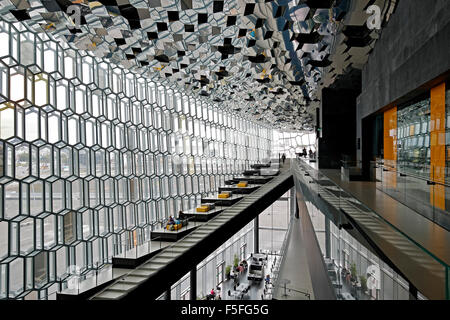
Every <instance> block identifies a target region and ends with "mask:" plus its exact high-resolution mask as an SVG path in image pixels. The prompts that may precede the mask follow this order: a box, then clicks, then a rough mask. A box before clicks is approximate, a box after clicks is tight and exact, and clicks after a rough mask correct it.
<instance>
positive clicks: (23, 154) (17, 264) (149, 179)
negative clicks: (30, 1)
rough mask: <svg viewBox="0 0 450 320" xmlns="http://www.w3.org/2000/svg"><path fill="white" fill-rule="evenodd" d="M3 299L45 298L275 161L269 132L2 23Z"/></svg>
mask: <svg viewBox="0 0 450 320" xmlns="http://www.w3.org/2000/svg"><path fill="white" fill-rule="evenodd" d="M0 42H1V46H0V154H1V155H2V156H0V195H1V197H0V208H1V211H0V299H5V298H14V299H17V298H19V299H20V298H30V297H34V298H37V299H45V298H46V297H47V296H48V294H49V292H55V291H57V290H59V289H58V288H59V286H60V284H61V282H62V281H64V279H65V277H66V276H67V272H68V270H69V269H70V268H71V267H72V266H77V267H78V268H80V269H81V271H82V272H87V271H89V270H92V269H96V268H101V267H102V266H103V265H105V264H108V263H110V262H111V259H112V256H114V255H116V254H119V253H120V252H119V251H120V250H121V249H120V248H121V246H118V245H117V244H118V243H123V242H124V241H126V240H127V239H133V241H131V243H134V245H139V244H140V243H143V242H144V241H148V240H149V238H150V231H151V230H152V228H153V227H154V226H155V225H156V223H158V221H161V220H164V219H165V218H167V217H168V216H169V215H173V214H174V213H176V212H178V211H179V210H181V209H187V208H189V207H192V206H194V205H195V203H196V202H197V201H199V199H200V198H201V195H202V194H204V193H207V192H210V191H214V190H216V189H217V188H218V186H219V185H220V184H222V183H224V181H225V180H226V179H228V178H230V177H231V176H232V175H233V174H236V173H240V172H241V171H242V170H243V169H246V168H248V167H249V165H250V164H253V163H257V162H260V161H262V160H263V159H265V158H267V157H268V156H269V155H270V150H271V139H272V131H271V130H270V129H269V128H268V127H266V126H263V125H261V124H257V123H255V122H252V121H250V120H246V119H244V118H242V117H240V116H237V115H233V114H232V113H231V112H229V111H227V110H225V109H222V108H221V107H220V106H218V105H215V104H211V102H210V101H208V100H206V98H204V97H202V98H194V97H192V96H188V95H186V94H184V93H183V92H180V91H178V90H177V89H176V88H172V87H170V86H168V85H167V86H165V85H162V84H160V83H157V82H153V81H151V80H149V79H148V78H146V77H145V76H144V75H140V74H136V73H133V72H132V71H129V70H126V69H124V68H121V67H118V66H116V65H113V64H110V63H109V62H108V61H107V60H103V59H99V58H97V57H95V56H93V55H90V54H89V53H87V52H85V51H78V50H74V49H72V48H71V47H69V46H68V45H67V44H66V43H65V42H62V41H61V42H60V41H55V40H54V39H53V38H50V37H49V36H48V35H46V34H45V33H40V34H36V33H33V32H30V31H29V30H28V29H27V28H26V27H25V26H24V25H23V24H21V23H14V24H10V23H7V22H4V21H0Z"/></svg>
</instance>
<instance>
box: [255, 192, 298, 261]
mask: <svg viewBox="0 0 450 320" xmlns="http://www.w3.org/2000/svg"><path fill="white" fill-rule="evenodd" d="M291 192H292V191H288V192H286V193H285V194H284V195H283V196H281V197H280V198H279V199H278V200H277V201H275V202H274V203H273V204H272V205H270V206H269V207H268V208H267V209H266V210H264V211H263V212H261V214H260V215H259V217H258V219H259V222H258V223H259V248H260V250H261V251H262V252H267V253H270V254H279V253H280V251H281V246H282V244H283V240H284V238H285V236H286V232H287V230H288V227H289V222H290V217H291V212H292V210H293V203H292V197H291Z"/></svg>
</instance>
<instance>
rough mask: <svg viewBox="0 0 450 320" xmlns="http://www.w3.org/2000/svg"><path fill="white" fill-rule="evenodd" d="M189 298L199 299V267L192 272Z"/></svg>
mask: <svg viewBox="0 0 450 320" xmlns="http://www.w3.org/2000/svg"><path fill="white" fill-rule="evenodd" d="M189 282H190V289H189V300H197V267H194V269H192V270H191V272H190V279H189Z"/></svg>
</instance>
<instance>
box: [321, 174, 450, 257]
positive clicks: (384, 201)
mask: <svg viewBox="0 0 450 320" xmlns="http://www.w3.org/2000/svg"><path fill="white" fill-rule="evenodd" d="M320 171H321V172H322V173H323V174H325V175H326V176H328V177H329V178H330V179H331V180H333V181H334V182H335V183H336V184H338V185H339V186H340V187H341V188H342V189H344V190H345V191H347V192H348V193H350V194H351V195H352V196H354V197H355V198H357V199H358V200H359V201H361V202H362V203H363V204H364V205H366V206H367V207H369V208H370V209H372V210H373V211H375V212H377V213H378V214H379V215H381V216H383V217H384V218H385V219H386V220H387V221H389V223H391V224H392V225H394V226H395V227H397V228H398V229H400V230H401V231H402V232H404V233H405V234H407V235H408V236H409V237H410V238H412V239H413V240H414V241H416V242H417V243H418V244H420V245H421V246H422V247H424V248H425V249H427V250H428V251H430V252H431V253H433V254H434V255H435V256H436V257H438V258H439V259H441V260H443V261H444V262H446V263H447V264H450V232H449V231H447V230H445V229H444V228H442V227H441V226H439V225H437V224H435V223H433V222H432V221H430V220H428V219H427V218H425V217H423V216H421V215H420V214H418V213H417V212H415V211H414V210H412V209H410V208H408V207H407V206H405V205H403V204H402V203H400V202H398V201H397V200H395V199H393V198H392V197H390V196H389V195H387V194H385V193H384V192H382V191H380V190H378V189H377V188H376V182H369V181H350V182H347V181H343V180H341V175H340V171H339V170H334V169H321V170H320Z"/></svg>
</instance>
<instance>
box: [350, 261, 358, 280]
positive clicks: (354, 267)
mask: <svg viewBox="0 0 450 320" xmlns="http://www.w3.org/2000/svg"><path fill="white" fill-rule="evenodd" d="M350 274H351V275H352V278H353V279H355V280H356V279H357V277H358V275H357V273H356V263H354V262H353V263H352V264H351V266H350Z"/></svg>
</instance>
